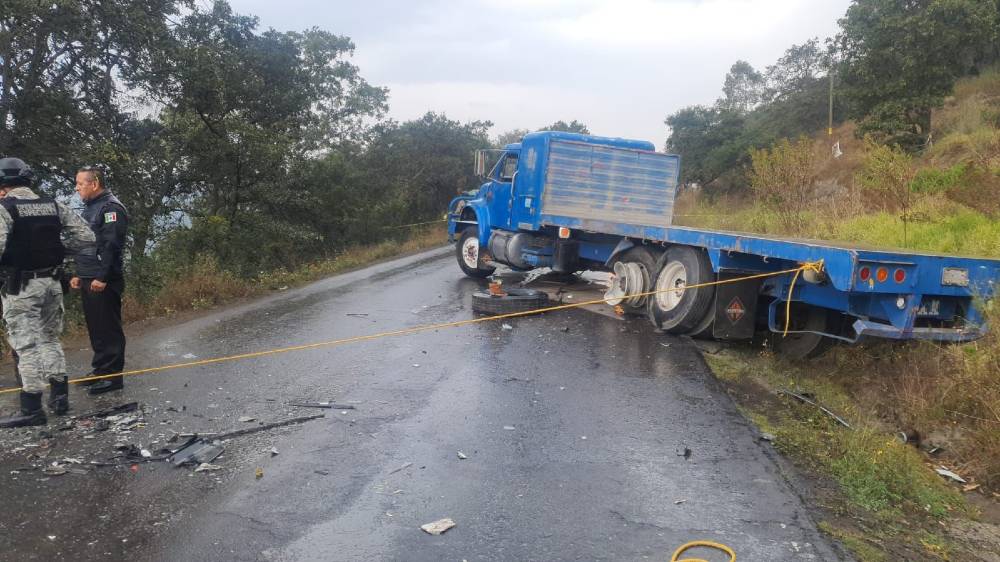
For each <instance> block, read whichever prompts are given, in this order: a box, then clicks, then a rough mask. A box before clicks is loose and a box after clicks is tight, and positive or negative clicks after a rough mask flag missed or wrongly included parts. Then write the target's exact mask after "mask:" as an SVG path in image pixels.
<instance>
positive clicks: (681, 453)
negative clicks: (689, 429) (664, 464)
mask: <svg viewBox="0 0 1000 562" xmlns="http://www.w3.org/2000/svg"><path fill="white" fill-rule="evenodd" d="M676 453H677V456H678V457H684V460H688V459H690V458H691V449H689V448H687V447H684V448H683V449H677V450H676Z"/></svg>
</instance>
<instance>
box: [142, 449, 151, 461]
mask: <svg viewBox="0 0 1000 562" xmlns="http://www.w3.org/2000/svg"><path fill="white" fill-rule="evenodd" d="M139 455H140V456H141V457H142V458H144V459H148V458H150V457H152V456H153V453H150V452H149V449H140V450H139Z"/></svg>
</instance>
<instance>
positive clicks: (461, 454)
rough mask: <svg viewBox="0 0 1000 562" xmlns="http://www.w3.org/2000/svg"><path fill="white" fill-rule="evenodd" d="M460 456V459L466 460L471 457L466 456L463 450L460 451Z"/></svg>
mask: <svg viewBox="0 0 1000 562" xmlns="http://www.w3.org/2000/svg"><path fill="white" fill-rule="evenodd" d="M458 458H460V459H462V460H463V461H464V460H465V459H467V458H469V457H467V456H465V453H463V452H462V451H459V452H458Z"/></svg>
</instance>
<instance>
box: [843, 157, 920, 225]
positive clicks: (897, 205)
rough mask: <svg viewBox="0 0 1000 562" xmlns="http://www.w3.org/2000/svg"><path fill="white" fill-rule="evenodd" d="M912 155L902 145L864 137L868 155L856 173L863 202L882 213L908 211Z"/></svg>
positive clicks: (911, 177) (856, 182)
mask: <svg viewBox="0 0 1000 562" xmlns="http://www.w3.org/2000/svg"><path fill="white" fill-rule="evenodd" d="M911 179H913V161H912V158H911V157H910V156H909V155H908V154H907V153H905V152H903V151H902V150H901V149H900V148H898V147H895V146H888V145H884V144H879V143H877V142H875V141H873V140H871V139H870V138H869V139H865V158H864V161H863V162H862V164H861V170H860V171H858V172H857V173H856V174H855V175H854V186H855V188H856V189H857V190H858V192H859V193H860V195H861V199H862V201H863V202H864V205H865V206H866V207H867V208H869V209H874V210H877V211H882V212H888V213H891V212H895V211H899V210H902V211H903V212H904V214H905V213H906V212H907V211H908V208H909V204H910V180H911Z"/></svg>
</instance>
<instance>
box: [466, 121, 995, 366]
mask: <svg viewBox="0 0 1000 562" xmlns="http://www.w3.org/2000/svg"><path fill="white" fill-rule="evenodd" d="M496 152H498V153H499V154H496V155H494V157H495V159H494V158H491V157H490V154H489V151H481V152H480V153H479V154H477V170H478V171H479V172H480V174H481V175H482V176H483V177H484V178H485V179H486V180H487V181H486V183H484V184H483V185H482V186H481V187H480V188H479V189H478V190H477V191H475V192H473V193H469V194H466V195H463V196H460V197H457V198H455V199H454V200H453V201H452V202H451V204H450V206H449V213H448V219H449V220H448V233H449V240H451V241H455V242H456V257H457V259H458V262H459V266H460V267H461V268H462V270H463V271H464V272H465V273H466V274H467V275H470V276H473V277H486V276H488V275H490V274H492V272H493V270H494V269H495V267H496V266H497V265H498V264H503V265H507V266H510V267H512V268H514V269H518V270H530V269H534V268H538V267H551V268H552V269H553V270H555V271H558V272H564V273H572V272H576V271H581V270H602V271H610V272H612V273H613V278H612V279H613V282H612V285H611V288H610V289H609V291H608V294H607V295H606V296H607V297H609V303H610V304H613V305H620V306H622V307H623V308H624V309H625V310H626V311H627V312H629V313H633V314H645V315H647V316H649V318H650V320H651V321H652V322H653V323H654V324H655V325H657V326H658V327H660V328H662V329H664V330H665V331H668V332H671V333H679V334H688V335H693V336H702V337H715V338H719V339H746V338H750V337H753V335H754V334H755V333H757V332H759V331H761V330H764V329H766V330H768V331H770V332H771V333H782V334H783V333H784V332H785V331H786V329H787V331H788V334H787V336H784V335H783V336H782V337H780V338H775V339H774V340H773V341H774V345H775V346H776V347H777V348H778V349H779V350H781V351H784V352H785V353H787V354H789V355H792V356H797V357H805V356H808V355H810V354H813V353H815V352H817V351H819V350H820V349H822V347H823V344H824V343H827V342H829V341H831V340H842V341H847V342H856V341H858V340H859V339H861V338H864V337H880V338H890V339H897V340H906V339H929V340H937V341H956V342H960V341H970V340H974V339H976V338H978V337H980V336H982V335H983V334H985V332H986V330H987V326H986V322H985V319H984V317H983V313H982V309H983V305H984V304H985V303H987V302H988V301H989V300H990V299H992V298H993V297H994V294H995V290H996V284H997V282H998V280H1000V260H996V259H982V258H968V257H959V256H949V255H933V254H925V253H920V252H910V251H899V250H887V249H869V248H863V247H860V246H857V245H851V244H838V243H833V242H826V241H815V240H798V239H791V238H781V237H775V236H762V235H754V234H746V233H738V232H726V231H717V230H705V229H697V228H687V227H679V226H674V225H673V224H672V216H673V202H674V197H675V195H676V191H677V185H678V177H679V172H680V158H679V157H678V156H676V155H670V154H663V153H658V152H655V150H654V147H653V145H652V144H651V143H648V142H643V141H634V140H625V139H616V138H605V137H594V136H589V135H578V134H573V133H557V132H540V133H532V134H529V135H526V136H525V137H524V139H523V140H522V142H521V143H516V144H511V145H508V146H506V147H505V148H504V149H503V150H499V151H496ZM492 162H495V164H494V165H493V166H492V167H488V166H489V164H490V163H492ZM487 170H489V171H488V172H487ZM820 261H822V264H823V269H822V272H820V273H817V272H810V271H807V272H804V273H803V274H802V275H801V276H799V279H798V280H797V281H796V282H795V284H794V287H793V277H794V276H793V275H790V274H786V275H776V276H773V277H768V278H759V277H758V278H754V279H749V280H743V281H738V282H728V283H725V284H718V285H708V286H704V285H703V284H705V283H711V282H714V281H729V280H735V279H743V278H746V277H749V276H754V275H758V274H762V273H769V272H777V271H785V270H789V269H794V268H797V267H800V266H801V265H802V264H806V263H814V262H820ZM694 285H702V286H700V287H697V288H695V287H692V288H689V289H687V290H684V291H680V290H676V289H680V288H682V287H687V286H694ZM653 291H656V294H653V295H650V296H648V297H646V296H641V295H642V293H648V292H653ZM637 295H639V296H637ZM789 301H791V303H789ZM786 311H789V312H790V315H788V318H787V319H786Z"/></svg>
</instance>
